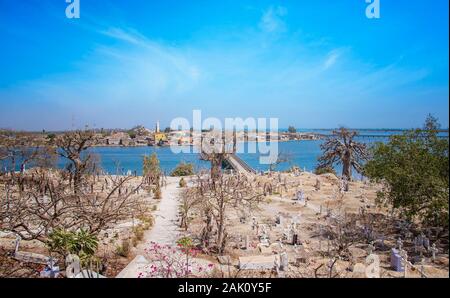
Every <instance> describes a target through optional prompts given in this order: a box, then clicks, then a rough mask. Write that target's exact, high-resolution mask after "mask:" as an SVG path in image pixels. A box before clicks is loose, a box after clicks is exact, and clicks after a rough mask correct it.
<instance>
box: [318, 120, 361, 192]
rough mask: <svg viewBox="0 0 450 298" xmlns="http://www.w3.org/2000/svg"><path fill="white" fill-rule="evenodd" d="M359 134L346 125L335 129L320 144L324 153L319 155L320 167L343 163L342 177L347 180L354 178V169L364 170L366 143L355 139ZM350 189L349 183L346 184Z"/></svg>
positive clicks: (346, 189)
mask: <svg viewBox="0 0 450 298" xmlns="http://www.w3.org/2000/svg"><path fill="white" fill-rule="evenodd" d="M357 135H358V133H357V132H356V131H350V130H348V129H346V128H344V127H341V128H340V129H339V130H335V131H333V134H332V135H331V136H330V137H328V139H327V140H326V141H325V143H323V144H322V145H320V149H322V151H323V154H322V156H321V157H319V166H318V167H317V168H318V169H323V168H332V167H333V166H334V165H335V164H341V165H342V177H343V178H344V179H345V180H346V181H350V180H351V178H352V169H355V170H356V171H357V172H358V173H361V172H362V167H363V165H362V162H363V161H364V160H367V148H366V144H364V143H359V142H356V141H355V140H354V138H355V137H356V136H357ZM345 191H348V183H346V184H345Z"/></svg>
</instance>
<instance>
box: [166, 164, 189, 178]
mask: <svg viewBox="0 0 450 298" xmlns="http://www.w3.org/2000/svg"><path fill="white" fill-rule="evenodd" d="M192 175H194V165H193V164H191V163H184V162H181V163H180V164H179V165H178V166H177V167H176V168H175V169H174V170H173V171H172V173H171V174H170V176H172V177H184V176H192Z"/></svg>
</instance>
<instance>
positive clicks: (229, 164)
mask: <svg viewBox="0 0 450 298" xmlns="http://www.w3.org/2000/svg"><path fill="white" fill-rule="evenodd" d="M200 159H201V160H208V158H207V156H206V155H205V154H204V153H200ZM222 168H224V169H232V170H234V171H236V172H238V173H241V174H244V175H254V174H256V170H255V169H253V168H252V167H251V166H250V165H249V164H248V163H246V162H245V161H243V160H242V159H241V158H240V157H239V156H237V155H236V154H235V153H230V154H227V155H226V156H225V159H224V160H223V162H222Z"/></svg>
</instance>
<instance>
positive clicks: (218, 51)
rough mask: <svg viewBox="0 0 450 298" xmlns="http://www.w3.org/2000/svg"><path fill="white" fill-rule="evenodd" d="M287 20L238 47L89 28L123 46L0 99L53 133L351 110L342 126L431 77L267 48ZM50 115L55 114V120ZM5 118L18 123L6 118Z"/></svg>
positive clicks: (241, 38) (111, 46)
mask: <svg viewBox="0 0 450 298" xmlns="http://www.w3.org/2000/svg"><path fill="white" fill-rule="evenodd" d="M286 15H287V9H286V8H283V7H280V6H278V7H270V8H268V9H267V10H266V11H264V12H263V13H262V16H261V19H260V21H259V22H255V24H254V26H255V27H256V26H259V28H260V29H261V31H259V32H255V31H251V32H240V34H239V35H238V37H237V38H236V39H235V40H234V41H233V43H230V42H229V41H228V40H227V36H219V35H218V36H215V37H213V38H208V40H207V41H205V40H204V39H199V40H195V39H194V40H190V41H189V42H188V43H181V44H177V45H176V46H175V45H173V44H167V43H165V42H164V41H161V40H158V41H156V40H155V39H153V38H151V37H149V36H147V35H145V34H143V33H142V32H140V31H139V30H136V29H134V28H130V27H126V26H124V27H117V26H101V27H99V28H90V29H91V30H93V31H95V32H97V33H99V34H100V35H101V36H102V37H108V38H111V39H113V40H115V41H116V42H114V43H109V42H108V43H106V42H105V43H101V44H99V45H97V46H96V47H95V48H94V49H93V51H92V52H91V54H90V55H87V56H86V57H85V58H84V59H82V60H80V61H78V65H79V67H78V69H77V70H75V71H72V72H69V73H61V74H59V75H55V76H53V77H50V78H44V79H39V80H36V81H32V82H27V83H25V84H22V85H21V86H18V87H14V88H11V89H9V90H0V98H5V99H7V100H9V101H11V102H23V101H24V100H25V99H26V98H34V99H35V101H36V102H35V105H33V111H31V110H30V111H25V112H23V113H24V115H23V116H24V117H28V118H29V119H31V118H33V117H34V118H36V117H37V118H40V119H38V120H36V121H40V122H39V123H42V126H43V127H53V128H61V127H57V126H58V123H61V121H62V119H70V117H71V114H76V115H80V116H79V117H78V118H77V120H78V124H79V125H80V126H82V125H84V124H86V123H90V124H92V122H93V120H92V119H96V120H95V121H96V124H97V125H98V126H103V127H118V126H122V127H126V126H132V125H135V124H139V123H143V124H147V125H148V124H150V123H149V121H154V120H155V119H160V120H162V121H164V120H165V121H166V122H168V121H169V119H171V118H172V117H177V116H180V115H188V114H189V113H190V111H192V109H193V108H201V109H202V110H203V111H205V112H208V113H210V114H213V115H215V116H218V117H220V116H223V115H226V116H242V117H247V116H278V117H283V116H286V117H288V118H289V119H294V118H295V119H299V118H302V117H305V118H307V117H309V118H311V115H312V114H317V115H331V114H332V113H335V111H336V109H337V105H336V104H334V103H332V102H330V101H332V100H336V101H340V102H339V108H340V109H343V110H346V112H343V113H347V114H342V118H345V119H352V115H353V114H354V113H355V110H356V109H358V102H360V101H361V99H362V98H363V99H364V100H370V98H382V97H383V96H384V94H385V93H386V90H388V91H389V92H391V93H390V94H395V93H401V92H402V88H403V87H404V86H407V85H408V84H413V83H416V82H419V81H421V80H423V79H424V78H426V76H427V75H428V72H427V71H426V70H424V69H403V68H402V67H401V66H400V65H397V64H391V65H387V66H386V65H381V66H376V65H369V64H368V63H364V61H359V60H358V58H356V57H355V56H356V55H355V53H352V51H351V49H350V48H349V47H346V45H333V44H330V43H328V42H327V43H324V42H321V40H318V41H317V42H316V43H311V42H308V43H305V42H302V41H301V40H298V39H296V38H294V37H292V36H287V35H286V36H285V35H281V36H280V40H277V42H275V41H272V40H271V39H270V38H269V40H268V44H267V45H266V46H265V47H261V46H260V43H259V42H260V41H261V40H262V39H264V38H263V37H261V36H267V35H270V34H274V33H280V32H283V31H285V30H287V25H286V23H285V21H284V17H285V16H286ZM392 91H395V93H394V92H392ZM256 103H258V104H256ZM49 106H52V107H55V109H57V111H58V112H57V113H54V114H55V115H54V116H52V115H51V114H49V112H48V107H49ZM18 109H19V106H18ZM39 111H40V112H39ZM36 115H48V117H44V118H45V119H42V117H38V116H36ZM56 115H57V116H56ZM2 117H3V119H6V121H7V119H10V118H11V117H9V116H8V115H7V114H4V113H2V112H1V111H0V119H1V118H2ZM8 117H9V118H8ZM319 118H320V117H317V119H319ZM322 118H327V117H322ZM1 121H2V120H0V126H5V125H4V124H3V123H2V122H1ZM45 121H47V122H45ZM281 121H283V119H281ZM317 121H319V120H317ZM68 122H70V120H68ZM66 123H67V122H66ZM287 124H290V123H284V125H287ZM348 124H349V125H352V123H348ZM282 125H283V123H282ZM308 125H312V126H314V125H315V123H313V122H311V123H309V124H308ZM317 125H318V126H321V124H317ZM324 125H327V124H324ZM66 128H67V127H66Z"/></svg>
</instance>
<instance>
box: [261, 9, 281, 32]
mask: <svg viewBox="0 0 450 298" xmlns="http://www.w3.org/2000/svg"><path fill="white" fill-rule="evenodd" d="M286 14H287V9H286V8H284V7H282V6H277V7H273V6H272V7H269V9H267V10H266V11H265V12H264V13H263V15H262V17H261V21H260V23H259V27H260V28H261V30H263V31H264V32H267V33H274V32H282V31H285V30H286V23H285V22H284V20H283V17H284V16H285V15H286Z"/></svg>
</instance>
